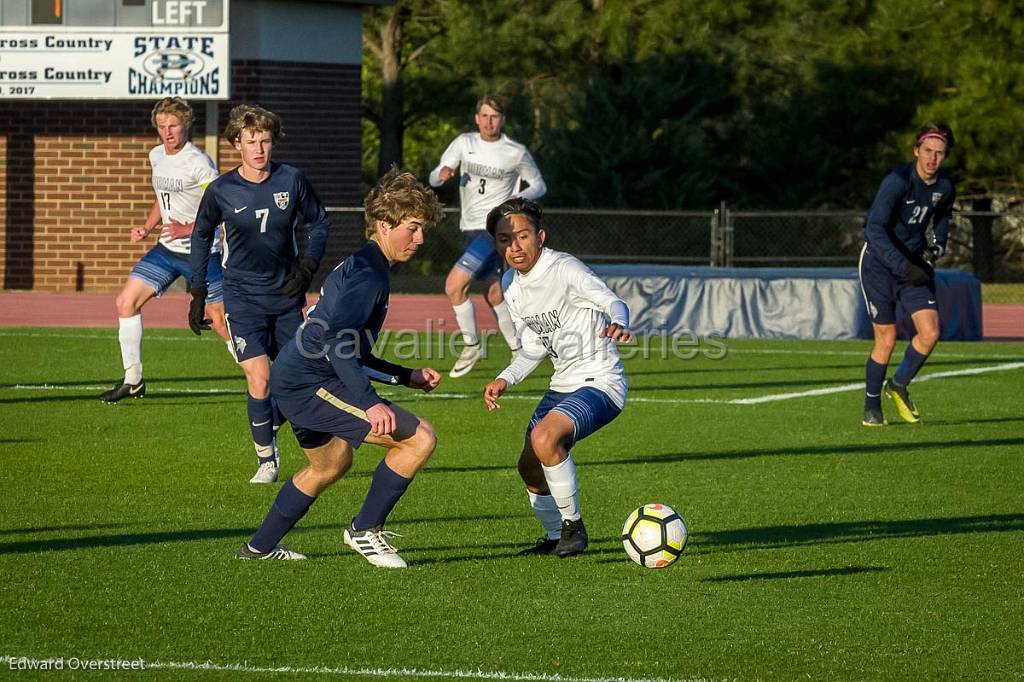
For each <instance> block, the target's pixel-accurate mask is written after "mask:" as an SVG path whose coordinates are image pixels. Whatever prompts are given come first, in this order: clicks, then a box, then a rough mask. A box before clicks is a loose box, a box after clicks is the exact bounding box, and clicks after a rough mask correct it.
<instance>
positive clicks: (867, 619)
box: [0, 329, 1024, 680]
mask: <svg viewBox="0 0 1024 682" xmlns="http://www.w3.org/2000/svg"><path fill="white" fill-rule="evenodd" d="M207 336H208V335H207ZM726 345H727V348H728V353H727V355H726V357H725V358H724V359H719V360H708V359H705V358H703V357H698V358H697V359H693V360H680V359H675V358H673V359H661V358H660V357H659V352H658V351H657V349H656V350H655V356H656V357H654V358H651V359H642V358H633V359H630V360H629V361H628V362H627V372H628V373H629V376H630V380H631V402H630V404H629V406H628V407H627V409H626V411H625V412H624V413H623V415H622V416H621V417H620V418H619V419H618V420H617V421H616V422H614V423H613V424H612V425H610V426H609V427H607V428H605V429H604V430H602V431H600V432H598V433H597V434H596V435H594V436H593V437H591V438H590V439H588V440H586V441H584V442H583V443H581V444H580V445H579V446H578V447H577V448H576V449H575V452H574V456H575V459H576V461H577V463H578V467H579V476H580V481H581V486H582V505H583V511H584V518H585V520H586V521H587V525H588V528H589V529H590V532H591V538H592V544H591V549H590V550H589V551H588V552H587V553H586V554H584V555H583V556H580V557H576V558H573V559H568V560H559V559H557V558H554V557H539V558H519V557H516V556H515V554H516V552H517V551H518V550H520V549H522V548H523V547H525V546H527V545H529V544H530V543H532V541H533V540H534V539H535V538H536V537H537V536H538V535H539V533H538V526H537V524H536V521H535V520H534V519H533V516H532V514H531V513H530V512H529V509H528V507H527V502H526V496H525V494H524V493H523V490H522V487H521V485H520V484H519V483H518V477H517V476H516V473H515V471H514V462H515V459H516V456H517V453H518V448H519V445H520V442H521V433H522V429H523V427H524V425H525V422H526V420H527V418H528V416H529V414H530V411H531V410H532V409H533V406H534V404H535V401H536V398H537V397H539V395H540V392H541V391H542V390H543V387H544V386H545V385H546V376H547V374H548V371H547V370H546V369H543V368H542V369H543V371H540V370H539V371H538V373H537V375H536V376H535V377H532V378H531V379H530V380H529V382H528V383H527V384H524V385H523V386H520V387H516V388H515V389H513V392H512V394H511V395H510V396H509V397H508V399H506V400H505V401H504V407H503V409H502V410H500V411H499V412H496V413H493V414H488V413H487V412H486V411H485V409H484V407H483V404H482V402H481V401H480V399H479V397H478V396H479V392H480V389H481V388H482V386H483V384H484V383H485V381H486V380H488V379H490V378H491V377H492V376H493V375H494V373H495V372H496V371H497V370H498V369H499V368H500V364H499V363H500V362H501V360H503V359H505V357H506V355H505V354H504V353H500V354H498V355H500V357H498V355H494V356H492V357H491V358H489V359H488V360H486V361H485V362H484V363H483V364H482V365H480V368H479V369H478V370H476V371H474V373H472V374H470V375H469V376H468V377H466V378H464V379H459V380H451V379H447V378H446V380H445V381H444V382H443V383H442V385H441V387H440V388H439V389H438V393H439V394H440V395H439V396H437V397H424V396H422V394H417V393H413V392H411V391H402V392H401V394H399V391H394V394H395V399H397V400H399V401H400V402H402V403H403V404H405V405H406V406H408V407H409V408H411V409H412V410H414V411H415V412H417V413H418V414H420V415H422V416H424V417H426V418H427V419H429V420H430V421H432V422H433V423H434V425H435V427H436V429H437V432H438V434H439V446H438V449H437V452H436V454H435V456H434V458H433V460H432V461H431V463H430V464H429V465H428V468H427V469H426V470H424V472H423V473H422V474H421V475H420V477H419V478H418V479H417V480H416V482H415V483H414V484H413V486H412V488H410V491H409V493H408V494H407V495H406V497H405V498H404V499H403V500H402V502H401V503H400V504H399V506H398V508H397V509H396V510H395V512H394V514H393V515H392V517H391V519H390V521H389V527H390V529H392V530H394V531H396V532H398V533H401V534H402V536H403V537H401V538H398V539H396V545H397V546H398V547H399V549H400V551H401V552H402V554H403V556H405V557H406V558H407V559H408V560H409V562H410V564H411V566H410V568H409V569H408V570H405V571H385V570H381V569H374V568H373V567H371V566H370V565H369V564H367V563H366V562H365V561H364V560H363V559H361V558H360V557H359V556H357V555H356V554H355V553H354V552H352V551H351V550H349V549H348V548H346V547H345V546H344V545H343V544H342V542H341V533H342V530H343V528H344V526H345V524H346V523H347V522H348V521H349V520H350V519H351V517H352V516H353V514H354V513H355V512H356V510H357V508H358V505H359V503H360V501H361V499H362V496H363V494H364V493H365V490H366V487H367V485H368V482H369V472H370V471H371V470H372V468H373V467H374V466H375V465H376V463H377V461H378V459H379V456H380V453H379V451H378V450H376V449H374V448H372V447H370V446H367V447H366V448H364V449H363V450H361V451H360V452H359V453H358V454H357V458H356V464H355V466H354V467H353V469H352V471H351V472H350V473H349V475H348V476H347V477H346V478H345V479H343V480H342V481H341V482H339V483H338V484H337V485H336V486H335V487H334V488H333V489H331V490H329V491H328V492H327V493H326V494H325V495H324V497H323V498H322V499H321V500H320V501H318V502H317V504H316V505H315V506H314V507H313V508H312V510H311V511H310V513H309V514H308V516H307V517H306V518H305V519H304V520H303V521H302V522H301V524H300V525H299V526H298V527H297V528H296V529H295V530H294V531H293V532H292V533H291V534H290V535H289V537H288V538H287V540H286V544H289V545H291V546H292V547H293V548H294V549H297V550H299V551H302V552H304V553H308V554H309V555H310V560H309V561H305V562H273V563H272V562H242V561H237V560H235V559H234V558H233V555H234V551H235V549H236V548H237V546H238V545H239V543H240V542H242V540H244V539H245V538H246V537H247V536H248V535H249V533H250V532H251V531H252V530H253V529H254V527H255V526H256V525H257V524H258V523H259V521H260V520H261V518H262V516H263V514H264V512H265V511H266V508H267V506H268V505H269V503H270V502H271V500H272V499H273V497H274V495H275V494H276V492H277V488H278V486H276V485H275V486H253V485H250V484H249V483H248V482H247V481H248V478H249V476H250V475H251V474H252V472H253V470H254V455H253V453H252V446H251V443H250V442H249V437H248V431H247V428H246V426H245V401H244V399H243V391H244V383H243V381H242V378H241V374H240V372H239V370H238V369H237V368H236V367H235V366H234V365H233V363H232V362H231V360H230V359H229V357H228V355H227V353H226V352H225V350H224V346H223V344H221V343H219V342H216V341H214V339H213V338H206V337H205V336H204V338H203V339H202V340H196V339H194V337H192V336H191V335H190V334H189V333H188V332H187V331H165V330H154V331H152V332H149V333H148V334H147V338H146V341H145V357H146V379H147V382H148V384H149V390H150V393H149V395H148V396H147V397H146V398H144V399H142V400H138V401H134V402H130V403H127V404H118V405H113V406H111V405H104V404H101V403H100V402H99V400H98V399H97V395H98V394H99V392H100V391H101V390H103V389H105V388H107V387H109V385H110V384H111V383H113V381H114V379H115V378H117V373H116V371H115V370H116V368H117V367H118V366H119V355H118V347H117V342H116V335H115V332H114V331H108V330H71V329H68V330H60V329H57V330H43V329H38V330H33V329H5V330H0V355H2V357H3V358H4V362H3V366H2V368H0V403H2V407H0V410H2V412H0V413H2V414H3V426H4V429H3V433H2V434H0V442H2V450H0V452H2V453H3V457H2V460H0V464H2V470H0V471H2V474H0V476H2V480H3V495H2V496H0V576H2V580H3V588H2V590H0V656H7V657H15V658H16V659H18V657H27V660H28V661H29V662H33V661H34V662H35V663H38V662H39V661H41V660H43V659H49V658H55V657H64V658H65V659H68V658H69V657H78V658H80V659H111V658H119V659H143V660H144V661H145V662H146V665H147V667H148V668H149V669H150V673H148V674H146V675H145V676H148V677H159V678H167V677H171V678H180V679H189V680H191V679H206V678H213V677H216V678H229V677H230V678H236V677H244V678H246V679H261V678H265V677H270V676H272V675H274V674H275V673H274V672H272V671H273V670H276V669H282V670H283V671H290V672H291V673H292V674H291V675H289V676H290V677H293V678H296V679H300V678H308V677H313V676H314V672H315V671H314V669H316V672H319V673H320V674H323V675H327V676H329V677H341V678H351V679H373V678H376V679H387V680H397V679H427V678H437V679H450V678H455V677H461V678H463V679H512V680H537V679H550V678H552V677H553V676H559V677H560V679H562V680H583V679H589V680H610V679H613V678H614V679H624V680H650V679H653V678H663V679H664V678H668V679H673V680H683V679H692V678H706V679H739V680H754V679H763V680H774V679H785V680H791V679H797V678H801V679H803V678H808V679H818V680H832V679H899V680H903V679H924V678H943V679H951V678H963V679H972V680H977V679H1008V678H1018V679H1019V678H1021V677H1022V676H1024V646H1022V636H1021V633H1022V632H1024V579H1022V570H1024V410H1022V400H1021V384H1022V383H1024V345H1021V344H1016V345H1013V344H983V343H942V344H940V346H939V349H938V351H937V352H936V354H935V355H934V356H933V358H932V359H931V361H930V362H929V363H928V365H927V366H926V367H925V369H924V371H923V373H922V374H923V376H928V375H930V374H931V375H934V374H935V373H949V374H948V375H946V376H941V377H938V378H934V379H933V380H929V381H927V382H921V383H918V384H916V385H915V386H914V387H913V395H914V398H915V400H916V401H917V403H918V407H919V408H920V409H921V412H922V414H923V423H921V424H918V425H913V426H912V425H904V424H892V425H890V426H888V427H885V428H878V429H868V428H865V427H862V426H861V425H860V418H861V392H860V390H859V389H857V388H856V387H853V388H852V389H850V390H837V391H835V392H827V391H822V392H820V394H818V395H809V396H804V397H790V398H788V399H782V400H770V401H763V402H756V401H748V402H746V403H740V402H730V401H736V400H742V399H757V398H765V397H766V396H772V395H778V394H789V393H800V392H805V391H811V390H813V389H819V388H823V389H829V388H834V387H842V386H844V385H847V384H856V383H857V382H858V381H860V380H862V377H863V363H864V359H865V354H866V352H867V348H868V344H867V342H863V341H858V342H792V341H789V342H784V341H775V342H770V341H727V342H726ZM902 348H903V344H902V343H901V344H900V345H899V347H898V350H899V352H902ZM436 364H437V366H438V367H439V368H444V369H447V368H448V367H449V366H450V364H451V360H450V359H446V360H443V361H438V362H437V363H436ZM973 370H984V371H983V372H982V373H973V374H969V373H966V372H968V371H973ZM44 385H45V387H44ZM885 407H886V414H887V416H888V417H889V418H890V420H892V419H893V418H894V417H895V411H894V410H893V409H892V407H891V403H889V404H886V405H885ZM281 440H282V443H283V447H282V450H283V452H282V457H283V472H284V474H285V475H290V474H292V473H293V472H294V471H295V470H296V469H297V468H298V467H299V466H300V458H301V453H300V451H299V449H298V447H297V446H296V444H295V442H294V439H293V438H292V437H291V435H290V434H289V433H284V434H283V437H282V439H281ZM652 501H660V502H664V503H667V504H670V505H672V506H674V507H676V509H678V510H679V511H680V513H682V514H683V516H684V517H685V518H686V521H687V523H688V525H689V527H690V531H691V536H690V544H689V545H688V546H687V549H686V551H685V552H684V553H683V556H682V558H681V559H680V560H679V561H678V562H677V563H676V564H675V565H674V566H672V567H670V568H668V569H665V570H660V571H654V570H646V569H642V568H640V567H638V566H636V565H634V564H633V563H631V562H630V561H628V559H627V558H626V555H625V554H624V552H623V551H622V547H621V544H620V541H619V538H618V535H619V533H620V530H621V525H622V522H623V521H624V520H625V518H626V516H627V515H628V514H629V512H630V511H631V510H632V509H633V508H634V507H636V506H638V505H639V504H641V503H644V502H652ZM10 665H12V662H11V661H10V660H9V659H8V660H4V661H0V676H2V677H7V676H8V672H9V671H8V668H9V667H10ZM196 666H205V669H199V670H197V669H189V668H190V667H196ZM414 671H415V672H414ZM276 674H285V673H284V672H279V673H276ZM20 675H22V676H24V677H26V678H27V677H29V676H32V673H29V672H24V673H20ZM316 676H320V675H316Z"/></svg>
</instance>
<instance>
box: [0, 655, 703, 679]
mask: <svg viewBox="0 0 1024 682" xmlns="http://www.w3.org/2000/svg"><path fill="white" fill-rule="evenodd" d="M0 666H2V667H7V668H9V669H10V670H26V671H28V670H142V671H145V670H201V671H213V672H236V673H249V674H256V675H259V674H267V673H283V674H291V675H342V676H348V677H377V678H391V677H414V678H424V679H463V680H508V681H510V682H686V681H684V680H683V679H681V678H667V677H575V676H572V675H559V674H554V675H550V674H547V673H514V672H504V671H500V670H493V671H492V670H422V669H419V668H350V667H348V666H340V667H328V666H315V667H292V666H275V667H261V666H254V665H249V664H247V663H214V662H212V661H205V662H200V661H147V660H144V659H129V660H125V659H85V658H77V657H58V658H29V657H26V656H0ZM57 666H60V667H57ZM689 682H712V680H711V679H709V678H689Z"/></svg>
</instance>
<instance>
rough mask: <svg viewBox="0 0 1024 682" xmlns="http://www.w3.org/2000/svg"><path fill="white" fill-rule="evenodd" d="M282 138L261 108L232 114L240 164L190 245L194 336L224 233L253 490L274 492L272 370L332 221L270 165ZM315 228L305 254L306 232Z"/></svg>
mask: <svg viewBox="0 0 1024 682" xmlns="http://www.w3.org/2000/svg"><path fill="white" fill-rule="evenodd" d="M282 136H283V132H282V127H281V119H280V118H279V117H278V116H277V114H275V113H273V112H270V111H267V110H266V109H263V108H261V107H257V106H252V105H247V104H243V105H240V106H237V107H235V108H234V109H232V110H231V114H230V116H229V118H228V125H227V128H226V129H225V131H224V137H225V138H227V140H228V142H230V143H231V144H232V145H233V146H234V148H235V149H237V150H238V151H239V152H240V153H241V155H242V163H241V165H240V166H238V167H237V168H235V169H234V170H232V171H229V172H227V173H225V174H224V175H222V176H220V177H219V178H217V180H215V181H214V182H212V183H211V184H210V186H209V187H208V188H207V190H206V193H205V194H204V195H203V200H202V202H201V203H200V205H199V213H198V215H197V216H196V226H195V232H194V234H193V236H192V242H193V249H192V305H191V308H190V309H189V327H191V328H192V331H194V332H195V333H196V334H199V333H200V331H201V330H203V329H209V327H208V326H207V324H208V322H209V321H208V320H205V319H204V318H203V302H204V300H205V298H206V295H207V291H206V286H205V281H204V280H203V273H205V272H206V263H207V259H208V258H209V244H210V240H211V239H212V238H213V234H214V229H215V228H216V227H217V225H219V224H220V223H223V224H224V237H223V238H224V256H223V261H222V264H223V269H224V311H225V315H224V318H225V323H226V325H227V328H228V335H229V338H230V340H231V344H232V349H233V352H234V355H235V360H236V361H237V362H238V364H239V365H240V366H241V367H242V370H243V371H244V372H245V380H246V384H247V388H248V393H249V397H248V404H249V407H248V413H249V425H250V428H251V431H252V439H253V443H254V444H255V446H256V457H257V460H258V462H257V470H256V474H255V475H254V476H253V477H252V478H251V479H250V481H251V482H252V483H273V482H274V481H276V480H277V473H278V468H279V466H280V461H279V457H278V454H277V444H276V439H275V435H274V434H275V431H276V428H277V426H279V425H280V422H281V421H282V420H281V417H280V415H279V414H278V413H277V411H276V410H275V408H274V405H273V402H272V400H271V397H270V392H269V383H270V361H271V360H273V359H274V358H275V357H277V354H278V351H279V350H280V349H281V348H282V347H284V345H285V344H286V343H288V341H289V340H290V339H291V338H292V337H293V336H294V335H295V332H296V330H297V329H298V328H299V325H300V324H302V321H303V317H302V308H303V306H304V305H305V303H306V289H307V288H308V287H309V283H310V280H311V279H312V277H313V273H314V272H315V271H316V268H317V265H319V263H320V259H321V258H322V257H323V254H324V246H325V244H326V242H327V230H328V228H329V226H330V221H329V219H328V218H327V211H326V210H325V209H324V205H323V203H321V201H320V199H319V198H318V197H317V195H316V192H314V191H313V187H312V185H310V184H309V181H308V180H306V177H305V176H304V175H303V174H302V171H300V170H299V169H298V168H295V167H294V166H289V165H287V164H282V163H273V162H272V161H271V160H270V157H271V153H272V152H273V149H274V145H275V144H276V143H277V141H278V140H280V139H281V137H282ZM304 223H305V224H306V225H308V231H307V232H308V236H307V237H306V239H305V244H304V245H303V248H300V243H299V228H300V226H301V225H302V224H304Z"/></svg>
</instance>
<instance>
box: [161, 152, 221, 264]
mask: <svg viewBox="0 0 1024 682" xmlns="http://www.w3.org/2000/svg"><path fill="white" fill-rule="evenodd" d="M149 165H150V166H152V167H153V189H154V190H155V191H156V200H157V202H158V203H159V204H160V218H161V220H162V221H163V223H164V224H166V223H168V222H170V220H171V218H174V219H175V220H177V221H178V222H179V223H182V224H188V223H191V222H194V221H195V219H196V212H198V211H199V200H200V199H202V198H203V192H204V191H205V190H206V186H207V185H208V184H210V183H211V182H213V180H214V179H215V178H216V177H217V175H219V173H218V172H217V167H216V166H214V165H213V161H212V160H211V159H210V157H209V156H207V155H206V152H204V151H203V150H201V149H200V148H199V147H197V146H195V145H194V144H192V143H191V142H186V143H185V146H184V147H182V148H181V150H180V151H178V153H177V154H173V155H168V154H167V152H166V151H165V150H164V146H163V145H162V144H161V145H157V146H156V147H153V149H152V151H150V152H149ZM191 242H192V238H191V237H184V238H182V239H166V238H164V237H160V243H161V244H163V245H164V246H166V247H167V248H168V249H170V250H171V251H174V252H175V253H184V254H187V253H189V252H190V251H191ZM218 242H219V240H216V241H215V242H214V245H215V249H214V250H215V251H218V252H219V246H218Z"/></svg>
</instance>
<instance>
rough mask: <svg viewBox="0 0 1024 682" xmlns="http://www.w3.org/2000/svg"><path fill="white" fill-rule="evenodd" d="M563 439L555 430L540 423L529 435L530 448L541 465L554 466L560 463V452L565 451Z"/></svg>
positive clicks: (557, 430) (562, 435)
mask: <svg viewBox="0 0 1024 682" xmlns="http://www.w3.org/2000/svg"><path fill="white" fill-rule="evenodd" d="M564 441H565V437H564V434H562V433H561V432H560V430H559V429H557V428H552V427H551V426H549V425H547V424H545V423H544V422H541V423H540V424H538V425H537V426H536V427H535V428H534V429H533V432H532V433H531V434H530V446H531V447H532V448H533V451H534V452H535V453H536V454H537V459H539V460H540V461H541V463H542V464H546V465H547V466H554V465H555V464H557V463H558V462H560V461H561V457H560V454H561V451H562V450H564V449H565V443H564Z"/></svg>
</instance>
